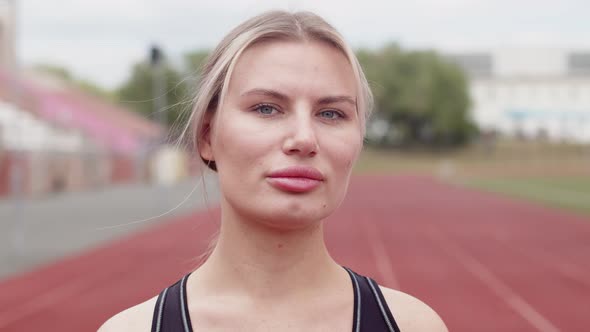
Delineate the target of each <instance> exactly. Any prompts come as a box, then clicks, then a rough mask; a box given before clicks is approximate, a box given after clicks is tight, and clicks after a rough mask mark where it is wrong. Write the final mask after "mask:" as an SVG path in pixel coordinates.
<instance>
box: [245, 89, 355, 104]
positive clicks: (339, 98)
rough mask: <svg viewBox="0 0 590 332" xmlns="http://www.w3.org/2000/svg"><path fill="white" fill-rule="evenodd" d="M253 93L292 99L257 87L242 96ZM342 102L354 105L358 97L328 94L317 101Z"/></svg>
mask: <svg viewBox="0 0 590 332" xmlns="http://www.w3.org/2000/svg"><path fill="white" fill-rule="evenodd" d="M252 95H261V96H267V97H271V98H274V99H278V100H282V101H289V100H290V98H289V97H288V96H287V95H285V94H282V93H280V92H278V91H275V90H270V89H260V88H256V89H252V90H248V91H246V92H244V93H242V94H241V96H242V97H245V96H252ZM340 102H345V103H348V104H351V105H353V106H356V99H354V98H352V97H350V96H328V97H322V98H320V99H319V100H318V101H317V103H318V104H320V105H328V104H334V103H340Z"/></svg>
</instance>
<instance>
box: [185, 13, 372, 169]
mask: <svg viewBox="0 0 590 332" xmlns="http://www.w3.org/2000/svg"><path fill="white" fill-rule="evenodd" d="M272 40H282V41H285V40H286V41H319V42H324V43H327V44H329V45H331V46H333V47H335V48H336V49H338V50H339V51H341V52H342V53H343V54H344V55H345V56H346V58H347V59H348V61H349V62H350V64H351V66H352V70H353V73H354V76H355V78H356V80H357V91H358V92H357V98H356V103H357V105H356V106H357V112H358V115H359V119H360V124H361V132H362V137H364V134H365V126H366V121H367V119H368V117H369V116H370V113H371V110H372V106H373V105H372V104H373V95H372V93H371V90H370V88H369V85H368V83H367V80H366V78H365V75H364V73H363V71H362V68H361V66H360V64H359V62H358V60H357V58H356V56H355V55H354V52H353V51H352V49H351V48H350V47H349V46H348V45H347V43H346V42H345V41H344V39H343V38H342V36H341V35H340V33H338V31H336V29H334V27H332V26H331V25H330V24H328V23H327V22H326V21H325V20H324V19H322V18H321V17H320V16H318V15H316V14H313V13H311V12H296V13H289V12H285V11H269V12H266V13H263V14H260V15H258V16H255V17H253V18H251V19H249V20H247V21H245V22H243V23H242V24H240V25H239V26H237V27H236V28H234V29H233V30H232V31H230V33H229V34H227V35H226V36H225V38H223V40H222V41H221V42H220V43H219V45H217V47H216V48H215V50H213V52H212V53H211V54H210V55H209V57H208V58H207V60H206V61H205V64H204V65H203V67H202V71H201V79H200V82H199V85H198V88H197V91H196V96H195V97H194V100H193V107H192V110H191V113H190V115H189V118H188V122H187V124H186V126H185V127H184V129H183V131H182V134H181V137H184V136H186V135H187V133H192V138H191V141H190V142H191V143H192V146H193V147H194V148H195V150H196V151H197V153H199V152H198V147H199V141H200V140H201V139H202V137H203V135H204V131H205V130H206V128H203V125H204V119H205V114H206V112H216V111H217V109H218V108H219V107H220V106H221V104H222V102H223V100H224V97H225V94H226V91H227V87H228V85H229V80H230V77H231V75H232V72H233V68H234V66H235V64H236V62H237V60H238V59H239V57H240V55H241V54H242V53H243V52H244V50H245V49H247V48H248V47H250V46H252V45H254V44H255V43H258V42H262V41H272ZM195 150H194V151H195ZM201 160H203V162H204V163H205V164H206V165H207V166H208V167H209V168H210V169H212V170H214V171H216V170H217V167H216V165H215V162H214V161H209V160H205V159H203V158H201Z"/></svg>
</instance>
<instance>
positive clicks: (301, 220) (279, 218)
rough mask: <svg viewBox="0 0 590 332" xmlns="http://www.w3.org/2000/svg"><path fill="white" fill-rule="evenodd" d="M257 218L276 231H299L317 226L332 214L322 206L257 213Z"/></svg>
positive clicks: (285, 208) (277, 209)
mask: <svg viewBox="0 0 590 332" xmlns="http://www.w3.org/2000/svg"><path fill="white" fill-rule="evenodd" d="M255 213H256V214H257V218H255V220H259V221H260V222H261V223H263V224H265V225H266V226H269V227H271V228H274V229H276V230H284V231H289V230H298V229H304V228H308V227H314V226H317V225H318V224H319V223H320V222H321V221H322V220H324V219H325V218H326V217H328V216H329V215H330V214H331V210H330V211H329V210H328V209H327V208H324V209H322V208H321V206H320V207H317V208H314V209H310V208H309V207H307V208H300V207H293V206H291V207H284V208H276V207H275V208H274V209H272V210H270V211H269V210H266V211H256V212H255Z"/></svg>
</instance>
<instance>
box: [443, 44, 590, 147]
mask: <svg viewBox="0 0 590 332" xmlns="http://www.w3.org/2000/svg"><path fill="white" fill-rule="evenodd" d="M448 58H449V59H450V60H451V61H453V62H455V63H457V64H458V65H459V66H460V67H462V68H463V69H464V70H465V72H466V73H467V75H468V77H469V79H470V86H469V88H470V92H471V98H472V102H473V105H472V116H473V119H474V120H475V122H476V123H477V124H478V125H479V127H480V128H482V129H489V130H497V131H499V132H500V133H502V134H506V135H521V136H525V137H529V138H537V137H546V138H548V139H550V140H552V141H569V142H583V143H590V51H588V52H576V51H567V50H555V49H504V50H497V51H493V52H490V53H479V54H476V53H471V54H454V55H448Z"/></svg>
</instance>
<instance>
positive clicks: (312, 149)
mask: <svg viewBox="0 0 590 332" xmlns="http://www.w3.org/2000/svg"><path fill="white" fill-rule="evenodd" d="M303 113H304V112H300V113H299V114H294V116H293V118H292V120H293V121H289V124H288V126H289V128H288V129H287V130H288V133H289V134H288V135H287V137H286V139H285V141H284V143H283V151H284V152H285V153H286V154H288V155H293V154H298V155H300V156H302V157H313V156H315V155H316V154H317V153H318V149H319V146H318V141H317V137H316V133H315V129H314V126H313V122H312V119H311V117H310V115H309V112H305V113H306V114H303Z"/></svg>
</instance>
